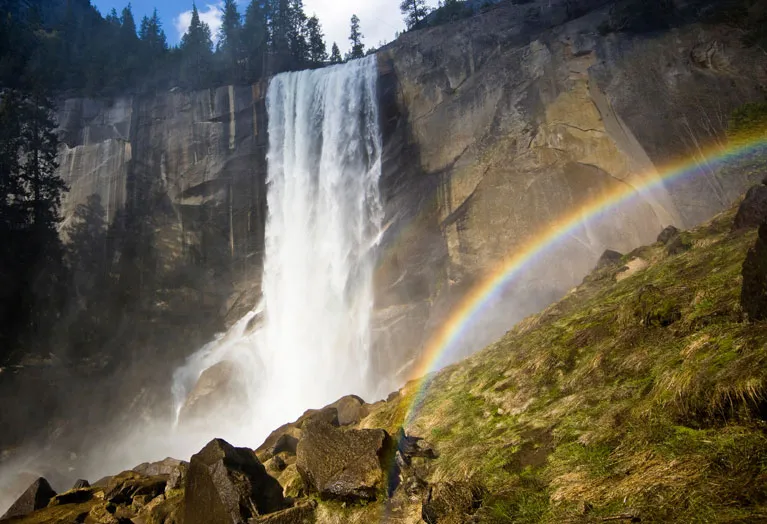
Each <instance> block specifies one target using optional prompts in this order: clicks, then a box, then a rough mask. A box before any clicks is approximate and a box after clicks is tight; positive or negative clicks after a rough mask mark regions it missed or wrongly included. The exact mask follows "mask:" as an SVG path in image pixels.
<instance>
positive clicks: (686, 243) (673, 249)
mask: <svg viewBox="0 0 767 524" xmlns="http://www.w3.org/2000/svg"><path fill="white" fill-rule="evenodd" d="M691 247H692V242H690V240H689V239H688V238H687V237H686V235H684V234H679V235H676V236H675V237H674V238H672V239H671V240H669V242H668V244H666V253H668V254H669V255H671V256H674V255H681V254H682V253H684V252H685V251H689V250H690V248H691Z"/></svg>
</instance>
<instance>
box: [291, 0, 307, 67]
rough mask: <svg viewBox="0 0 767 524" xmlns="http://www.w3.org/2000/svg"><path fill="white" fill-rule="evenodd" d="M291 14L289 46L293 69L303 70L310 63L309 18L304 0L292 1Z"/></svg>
mask: <svg viewBox="0 0 767 524" xmlns="http://www.w3.org/2000/svg"><path fill="white" fill-rule="evenodd" d="M289 13H290V14H289V18H290V23H289V26H288V44H289V46H290V55H291V57H292V59H293V64H291V69H301V68H303V67H304V66H305V65H306V63H307V62H308V61H309V45H308V42H307V32H308V31H307V18H306V13H304V2H303V0H291V2H290V7H289Z"/></svg>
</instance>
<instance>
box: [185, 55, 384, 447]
mask: <svg viewBox="0 0 767 524" xmlns="http://www.w3.org/2000/svg"><path fill="white" fill-rule="evenodd" d="M376 81H377V68H376V61H375V57H368V58H364V59H361V60H356V61H352V62H349V63H347V64H343V65H338V66H334V67H329V68H324V69H318V70H314V71H302V72H297V73H286V74H281V75H278V76H277V77H275V78H274V79H273V80H272V82H271V84H270V86H269V91H268V94H267V110H268V113H269V156H268V164H269V175H268V207H269V215H268V220H267V224H266V251H265V261H264V274H263V300H262V304H261V305H260V306H259V310H258V311H254V312H251V313H250V314H249V315H248V316H247V317H245V318H244V319H242V320H241V321H240V322H239V323H238V324H237V325H236V326H234V327H233V328H232V330H230V332H228V333H226V334H224V335H223V336H222V337H220V338H219V339H218V340H216V341H214V342H212V343H211V344H208V345H207V346H206V347H204V348H203V349H202V350H200V351H199V352H198V353H197V354H196V355H193V356H192V357H191V358H190V359H189V360H188V362H187V364H186V365H185V366H184V367H183V368H181V369H179V370H178V371H177V373H176V375H175V383H174V396H175V398H176V401H177V405H178V408H179V409H177V413H178V412H180V410H181V409H180V408H181V406H182V404H183V403H184V402H185V401H186V399H187V396H188V395H189V393H190V391H191V390H192V388H193V387H194V385H195V382H196V381H197V379H198V378H199V377H200V374H201V373H202V372H203V371H204V370H205V369H207V368H209V367H211V366H212V365H215V364H216V363H218V362H222V361H232V362H234V363H236V368H237V369H238V370H239V372H240V377H239V380H240V382H241V383H242V385H243V386H244V389H245V397H246V399H247V400H246V402H245V403H246V404H247V406H243V407H242V409H239V410H238V411H237V412H238V413H240V414H241V415H242V416H241V417H237V418H239V420H233V421H231V420H230V422H233V424H231V427H226V425H224V426H222V422H221V420H218V419H217V418H216V417H215V416H212V417H211V418H210V421H209V422H208V423H209V424H210V427H209V429H210V434H209V435H207V437H208V438H209V437H212V436H221V437H224V438H227V439H230V440H232V441H235V442H237V441H240V442H242V443H243V444H247V445H250V446H252V445H254V444H257V442H254V439H258V438H261V437H263V436H265V432H267V431H269V430H270V429H273V428H274V427H277V425H279V424H280V423H283V422H286V421H288V420H289V419H292V418H295V417H297V416H298V415H300V413H301V412H302V411H303V410H305V409H307V408H310V407H320V406H322V405H324V404H326V403H329V402H332V401H334V400H336V399H338V398H339V397H341V396H343V395H345V394H349V393H356V394H359V395H363V396H364V395H365V394H369V393H370V391H371V389H372V387H371V384H370V380H369V375H368V362H369V351H370V316H371V311H372V308H373V292H372V279H373V269H374V263H375V255H374V251H375V246H376V244H377V241H378V239H379V237H380V233H381V222H382V218H383V211H382V206H381V201H380V196H379V191H378V184H379V177H380V173H381V147H382V144H381V134H380V126H379V121H378V103H377V94H376ZM257 314H258V315H260V314H263V316H264V322H263V323H262V324H261V327H260V328H256V329H255V330H250V331H249V329H248V326H249V325H250V324H251V321H252V320H253V319H254V317H256V315H257ZM211 415H214V413H211ZM224 424H225V422H224Z"/></svg>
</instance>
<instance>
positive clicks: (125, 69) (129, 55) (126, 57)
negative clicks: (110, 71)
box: [117, 4, 139, 85]
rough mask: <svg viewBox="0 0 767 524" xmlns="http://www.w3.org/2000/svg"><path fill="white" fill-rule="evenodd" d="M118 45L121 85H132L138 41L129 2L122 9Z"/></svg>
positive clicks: (136, 62) (137, 64) (137, 62)
mask: <svg viewBox="0 0 767 524" xmlns="http://www.w3.org/2000/svg"><path fill="white" fill-rule="evenodd" d="M118 46H119V50H120V53H119V54H120V59H119V61H118V62H117V63H118V64H119V67H120V71H119V72H118V75H119V79H120V81H121V83H122V84H123V85H133V83H134V81H135V80H136V72H137V71H136V70H137V69H138V67H139V57H138V52H139V43H138V35H137V34H136V21H135V20H134V18H133V11H132V9H131V5H130V4H128V5H127V6H126V7H125V8H124V9H123V10H122V16H121V17H120V32H119V37H118Z"/></svg>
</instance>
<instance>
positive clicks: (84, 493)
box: [48, 488, 93, 506]
mask: <svg viewBox="0 0 767 524" xmlns="http://www.w3.org/2000/svg"><path fill="white" fill-rule="evenodd" d="M92 498H93V491H91V490H90V489H89V488H81V489H72V490H69V491H67V492H65V493H61V494H60V495H56V496H55V497H53V498H52V499H51V500H50V502H49V503H48V505H49V506H62V505H64V504H82V503H83V502H88V501H89V500H91V499H92Z"/></svg>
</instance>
